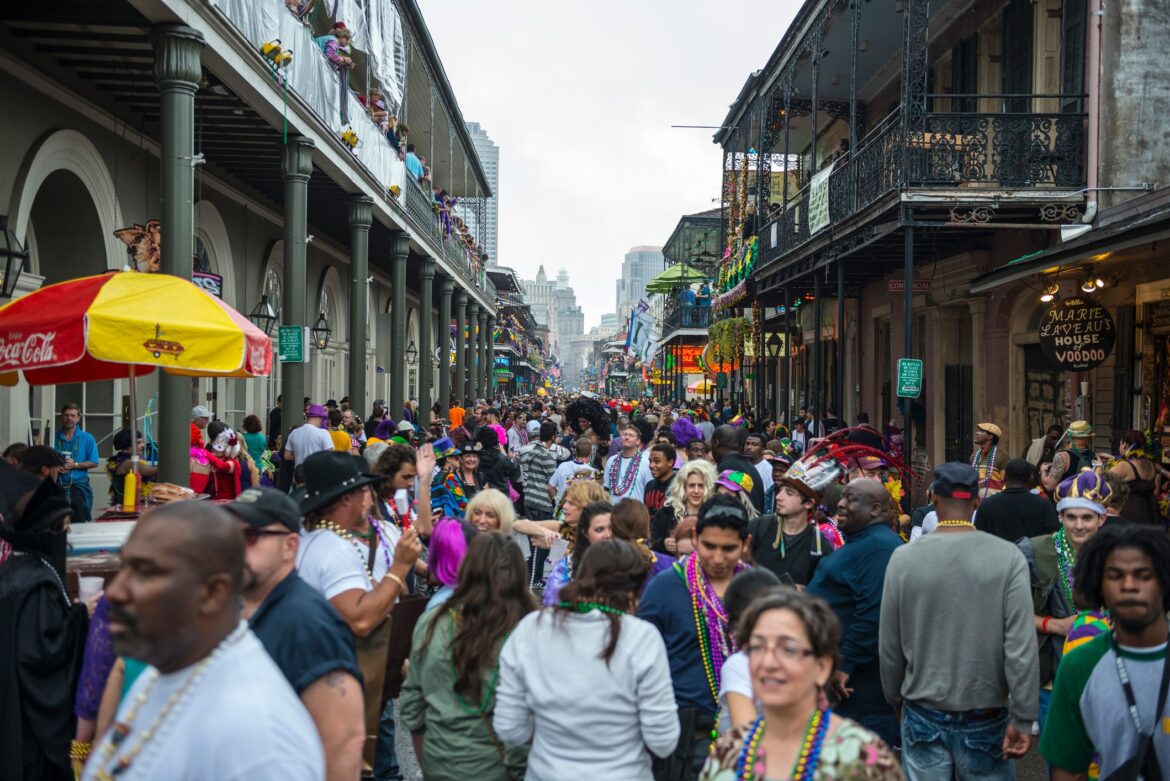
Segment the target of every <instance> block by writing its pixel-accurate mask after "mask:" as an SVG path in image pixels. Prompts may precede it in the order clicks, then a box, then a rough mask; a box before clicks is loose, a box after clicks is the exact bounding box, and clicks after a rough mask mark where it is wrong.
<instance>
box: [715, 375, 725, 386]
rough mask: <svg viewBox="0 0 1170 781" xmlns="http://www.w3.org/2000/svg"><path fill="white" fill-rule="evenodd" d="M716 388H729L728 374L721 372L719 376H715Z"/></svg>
mask: <svg viewBox="0 0 1170 781" xmlns="http://www.w3.org/2000/svg"><path fill="white" fill-rule="evenodd" d="M715 387H716V388H726V387H727V372H719V374H717V375H715Z"/></svg>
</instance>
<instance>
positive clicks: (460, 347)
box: [451, 290, 467, 404]
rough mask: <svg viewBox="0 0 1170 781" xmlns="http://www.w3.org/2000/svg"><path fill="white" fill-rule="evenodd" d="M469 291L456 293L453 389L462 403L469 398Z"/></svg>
mask: <svg viewBox="0 0 1170 781" xmlns="http://www.w3.org/2000/svg"><path fill="white" fill-rule="evenodd" d="M466 331H467V293H466V292H465V291H463V290H460V291H458V292H456V293H455V387H454V388H453V389H452V390H451V392H452V393H453V394H455V397H456V398H457V399H459V403H460V404H462V403H463V401H464V400H465V399H466V398H467V350H465V349H464V345H465V344H466V338H467V337H466V336H464V334H465V333H466Z"/></svg>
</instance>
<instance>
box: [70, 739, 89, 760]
mask: <svg viewBox="0 0 1170 781" xmlns="http://www.w3.org/2000/svg"><path fill="white" fill-rule="evenodd" d="M91 748H93V743H81V742H80V741H76V740H75V741H73V742H72V743H70V744H69V758H70V759H75V760H77V761H78V762H84V761H85V760H86V758H87V757H89V751H90V749H91Z"/></svg>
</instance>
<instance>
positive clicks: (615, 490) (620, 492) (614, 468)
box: [607, 450, 642, 496]
mask: <svg viewBox="0 0 1170 781" xmlns="http://www.w3.org/2000/svg"><path fill="white" fill-rule="evenodd" d="M631 458H632V459H633V462H632V463H631V464H630V468H629V469H628V470H627V471H626V475H625V477H622V476H621V474H622V461H623V460H625V457H624V456H623V455H622V454H621V453H618V454H617V455H616V456H614V457H613V458H612V459H611V460H610V464H609V474H608V475H607V477H608V478H609V493H610V494H611V495H612V496H625V495H626V494H628V493H629V492H630V488H632V487H633V485H634V478H635V477H637V476H638V469H639V468H640V467H641V466H642V451H641V450H639V451H638V453H637V455H635V456H632V457H631ZM618 478H621V485H620V486H619V485H618Z"/></svg>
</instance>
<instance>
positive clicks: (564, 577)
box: [541, 501, 613, 605]
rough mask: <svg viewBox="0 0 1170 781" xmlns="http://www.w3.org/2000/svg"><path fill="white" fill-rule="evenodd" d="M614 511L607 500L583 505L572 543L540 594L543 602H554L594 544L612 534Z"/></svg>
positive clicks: (546, 603)
mask: <svg viewBox="0 0 1170 781" xmlns="http://www.w3.org/2000/svg"><path fill="white" fill-rule="evenodd" d="M612 512H613V505H611V504H610V503H609V502H608V501H601V502H590V503H589V504H587V505H585V506H584V507H583V508H581V513H580V514H579V515H578V519H577V527H576V530H575V531H574V533H573V541H572V547H571V548H570V549H569V551H568V552H567V553H566V554H565V555H564V556H563V557H562V558H561V559H560V560H559V561H558V562H557V563H556V564H554V565H553V568H552V572H551V573H549V576H548V581H547V582H546V583H545V585H544V593H543V594H542V596H541V602H542V603H543V604H545V605H551V604H553V603H554V602H556V600H557V595H558V594H560V591H561V589H562V588H564V587H565V586H566V585H568V583H569V581H570V580H572V578H573V572H574V571H575V570H576V569H577V567H578V566H580V564H581V557H582V556H583V555H584V554H585V551H586V550H587V549H588V548H589V546H590V545H591V544H593V543H595V542H601V541H602V540H608V539H609V538H610V537H612V536H613V534H612V532H611V531H610V514H611V513H612Z"/></svg>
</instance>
